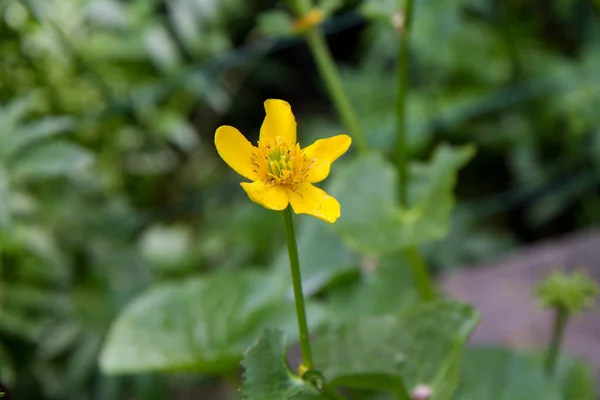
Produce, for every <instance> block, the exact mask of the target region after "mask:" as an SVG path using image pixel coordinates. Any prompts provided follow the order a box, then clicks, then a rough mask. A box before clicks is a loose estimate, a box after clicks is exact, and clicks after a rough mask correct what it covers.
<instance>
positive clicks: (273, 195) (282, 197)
mask: <svg viewBox="0 0 600 400" xmlns="http://www.w3.org/2000/svg"><path fill="white" fill-rule="evenodd" d="M240 185H242V187H243V188H244V190H245V191H246V193H247V194H248V197H250V200H252V201H253V202H255V203H258V204H260V205H261V206H263V207H265V208H268V209H270V210H283V209H284V208H286V207H287V205H288V194H287V192H286V190H285V189H284V188H283V187H281V186H275V185H267V184H266V183H265V182H263V181H256V182H252V183H247V182H242V183H240Z"/></svg>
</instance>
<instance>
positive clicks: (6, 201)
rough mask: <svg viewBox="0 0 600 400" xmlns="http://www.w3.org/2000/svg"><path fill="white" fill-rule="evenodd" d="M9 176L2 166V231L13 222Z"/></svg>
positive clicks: (0, 181)
mask: <svg viewBox="0 0 600 400" xmlns="http://www.w3.org/2000/svg"><path fill="white" fill-rule="evenodd" d="M8 179H9V178H8V174H7V172H6V171H5V169H4V168H3V167H2V165H0V230H1V228H5V227H7V226H9V225H10V222H11V211H12V210H11V207H10V202H11V188H10V182H9V180H8Z"/></svg>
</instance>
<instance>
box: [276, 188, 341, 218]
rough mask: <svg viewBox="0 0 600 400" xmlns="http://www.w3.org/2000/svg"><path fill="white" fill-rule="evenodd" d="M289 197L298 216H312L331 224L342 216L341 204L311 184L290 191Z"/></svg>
mask: <svg viewBox="0 0 600 400" xmlns="http://www.w3.org/2000/svg"><path fill="white" fill-rule="evenodd" d="M288 196H289V198H290V204H291V205H292V208H293V209H294V212H295V213H296V214H310V215H312V216H315V217H317V218H319V219H322V220H323V221H327V222H330V223H333V222H335V220H336V219H338V218H339V216H340V203H338V201H337V200H336V199H335V198H333V197H331V196H329V195H328V194H327V193H325V191H324V190H321V189H319V188H318V187H316V186H313V185H311V184H310V183H301V184H300V185H298V186H296V188H295V189H294V190H293V191H292V190H291V189H288Z"/></svg>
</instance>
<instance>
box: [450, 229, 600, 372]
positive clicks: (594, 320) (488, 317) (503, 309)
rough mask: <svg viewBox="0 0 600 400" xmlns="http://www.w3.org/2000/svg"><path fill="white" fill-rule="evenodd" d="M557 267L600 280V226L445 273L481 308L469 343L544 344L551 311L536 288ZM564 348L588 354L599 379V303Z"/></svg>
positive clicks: (453, 289) (455, 292)
mask: <svg viewBox="0 0 600 400" xmlns="http://www.w3.org/2000/svg"><path fill="white" fill-rule="evenodd" d="M555 268H562V269H566V270H576V269H578V268H582V269H584V270H586V271H587V272H588V274H589V275H590V276H591V277H592V278H593V279H595V280H596V281H600V230H595V231H590V232H586V233H581V234H577V235H573V236H569V237H566V238H559V239H554V240H551V241H547V242H542V243H540V244H537V245H533V246H531V247H527V248H525V249H523V250H520V251H519V252H517V253H515V254H513V255H509V256H505V257H503V258H501V259H498V260H497V261H495V262H491V263H489V264H485V265H481V266H477V268H475V269H462V270H460V271H457V272H455V273H451V274H449V275H448V276H445V277H444V278H443V286H444V288H445V289H446V291H447V292H448V293H449V294H451V295H452V296H454V297H457V298H459V299H461V300H463V301H466V302H468V303H471V304H473V305H474V306H475V307H477V308H478V309H479V311H480V312H481V315H482V321H481V324H480V325H479V327H478V328H477V330H476V331H475V333H474V335H473V337H472V339H471V343H474V344H503V345H506V346H509V347H512V348H518V349H525V348H533V347H540V346H545V343H547V341H548V337H549V335H550V326H551V321H552V319H551V317H552V314H551V313H550V312H549V311H543V310H541V309H540V308H539V307H538V305H537V303H536V299H535V298H534V296H533V294H532V290H533V288H534V286H535V285H536V284H537V283H538V282H539V281H540V280H541V279H542V278H543V277H545V276H546V275H547V274H548V273H550V272H551V271H552V270H553V269H555ZM565 348H566V350H567V351H568V352H569V353H571V354H573V355H576V356H581V357H585V358H587V359H588V360H589V361H590V362H591V363H592V364H593V366H594V368H595V371H596V376H597V378H598V381H599V382H600V303H598V304H597V305H596V306H595V307H594V308H592V309H591V310H589V311H587V312H586V313H584V314H583V315H581V316H578V317H576V318H574V319H573V320H572V322H571V324H570V325H569V327H568V330H567V332H566V337H565Z"/></svg>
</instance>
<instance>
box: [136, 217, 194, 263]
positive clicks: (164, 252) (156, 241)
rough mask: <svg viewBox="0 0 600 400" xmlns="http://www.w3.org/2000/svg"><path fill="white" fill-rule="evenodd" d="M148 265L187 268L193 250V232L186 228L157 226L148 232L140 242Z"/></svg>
mask: <svg viewBox="0 0 600 400" xmlns="http://www.w3.org/2000/svg"><path fill="white" fill-rule="evenodd" d="M139 246H140V252H141V254H142V256H143V257H144V258H145V259H146V260H147V262H148V263H150V264H152V265H155V266H158V267H162V268H165V269H172V270H174V269H181V268H184V267H186V265H185V262H186V257H188V256H189V255H190V252H191V249H192V236H191V231H190V229H188V227H185V226H162V227H159V226H155V227H152V228H150V229H148V230H146V231H145V232H144V234H143V236H142V237H141V238H140V242H139Z"/></svg>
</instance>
